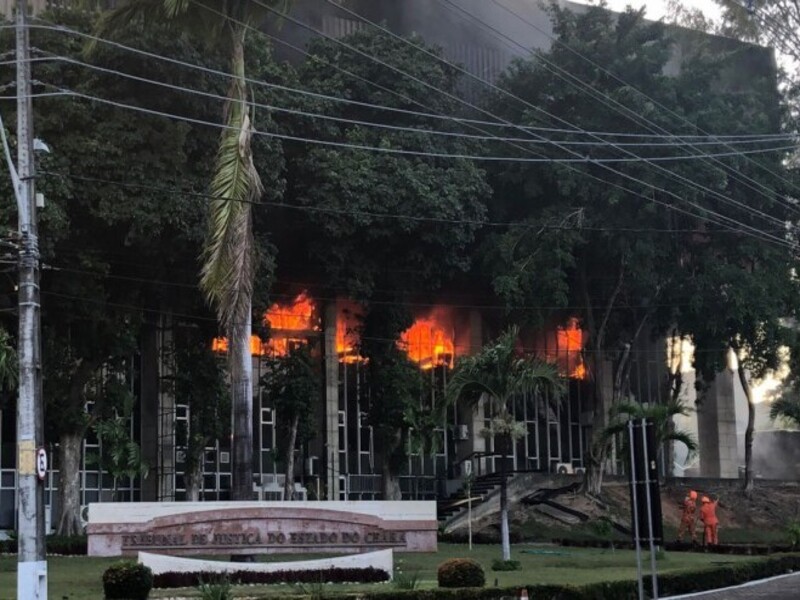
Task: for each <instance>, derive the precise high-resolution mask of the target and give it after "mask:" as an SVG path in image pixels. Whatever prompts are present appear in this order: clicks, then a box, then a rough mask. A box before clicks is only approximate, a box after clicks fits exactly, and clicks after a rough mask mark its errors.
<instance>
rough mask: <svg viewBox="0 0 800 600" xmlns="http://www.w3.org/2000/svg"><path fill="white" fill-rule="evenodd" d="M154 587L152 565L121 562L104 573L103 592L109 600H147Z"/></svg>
mask: <svg viewBox="0 0 800 600" xmlns="http://www.w3.org/2000/svg"><path fill="white" fill-rule="evenodd" d="M152 587H153V572H152V571H151V570H150V567H145V566H144V565H139V564H137V563H135V562H131V561H122V562H119V563H117V564H114V565H111V566H110V567H108V568H107V569H106V571H105V573H103V592H104V593H105V597H106V598H107V599H108V600H147V596H148V594H149V593H150V590H151V589H152Z"/></svg>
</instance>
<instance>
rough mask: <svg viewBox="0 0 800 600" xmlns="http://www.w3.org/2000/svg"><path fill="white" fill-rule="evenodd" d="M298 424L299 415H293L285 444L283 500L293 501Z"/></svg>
mask: <svg viewBox="0 0 800 600" xmlns="http://www.w3.org/2000/svg"><path fill="white" fill-rule="evenodd" d="M298 423H300V415H299V414H298V415H295V416H294V419H292V427H291V429H290V430H289V441H288V442H287V444H286V481H285V482H284V484H283V499H284V500H294V445H295V442H296V441H297V425H298Z"/></svg>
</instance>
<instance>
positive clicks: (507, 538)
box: [500, 456, 511, 560]
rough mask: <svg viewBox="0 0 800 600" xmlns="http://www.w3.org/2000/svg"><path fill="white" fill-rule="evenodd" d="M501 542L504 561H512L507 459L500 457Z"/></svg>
mask: <svg viewBox="0 0 800 600" xmlns="http://www.w3.org/2000/svg"><path fill="white" fill-rule="evenodd" d="M500 541H501V543H502V545H503V560H511V535H510V532H509V530H508V485H507V483H506V457H505V456H501V457H500Z"/></svg>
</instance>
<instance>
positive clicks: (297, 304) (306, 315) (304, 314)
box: [211, 292, 319, 356]
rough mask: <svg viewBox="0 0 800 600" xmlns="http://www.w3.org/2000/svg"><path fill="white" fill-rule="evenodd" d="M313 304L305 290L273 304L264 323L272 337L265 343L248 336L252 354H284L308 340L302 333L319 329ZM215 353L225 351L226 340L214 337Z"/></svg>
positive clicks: (212, 345) (213, 348) (226, 349)
mask: <svg viewBox="0 0 800 600" xmlns="http://www.w3.org/2000/svg"><path fill="white" fill-rule="evenodd" d="M316 308H317V306H316V304H315V303H314V301H313V300H312V299H311V298H309V297H308V294H307V293H306V292H303V293H301V294H300V295H299V296H297V298H295V299H294V300H293V301H292V302H291V303H290V304H288V305H283V304H279V303H277V302H276V303H275V304H273V305H272V306H270V307H269V308H268V309H267V312H266V313H265V314H264V322H265V323H269V326H270V328H271V329H272V337H270V339H269V340H267V341H266V342H264V341H263V340H261V338H259V337H258V336H257V335H253V336H250V352H251V354H252V355H253V356H265V355H272V356H285V355H286V354H287V353H288V352H289V350H290V349H291V348H292V347H294V346H295V345H297V344H305V343H307V341H308V340H307V339H306V337H305V335H302V334H303V333H308V332H310V331H319V319H318V318H317V316H316ZM211 349H212V350H213V351H214V352H227V351H228V340H227V339H226V338H223V337H218V338H214V340H213V342H212V343H211Z"/></svg>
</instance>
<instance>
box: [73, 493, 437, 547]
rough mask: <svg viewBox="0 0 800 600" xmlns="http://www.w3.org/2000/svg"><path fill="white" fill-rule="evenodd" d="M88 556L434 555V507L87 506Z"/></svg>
mask: <svg viewBox="0 0 800 600" xmlns="http://www.w3.org/2000/svg"><path fill="white" fill-rule="evenodd" d="M86 533H87V535H88V538H89V541H88V553H89V556H120V555H135V554H137V553H138V552H142V551H144V552H156V553H158V554H171V555H182V556H187V555H210V554H276V553H294V554H297V553H306V552H308V553H341V554H354V553H363V552H369V551H375V550H386V549H392V550H396V551H399V552H435V551H436V547H437V546H436V533H437V521H436V503H435V502H405V501H404V502H152V503H151V502H130V503H122V502H119V503H98V504H90V505H89V520H88V525H87V526H86Z"/></svg>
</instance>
